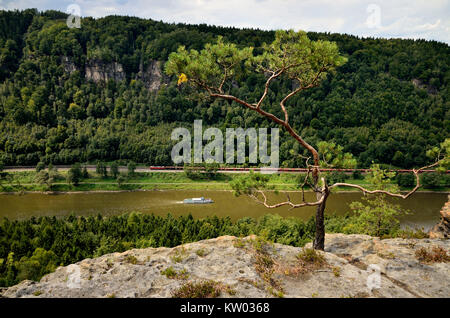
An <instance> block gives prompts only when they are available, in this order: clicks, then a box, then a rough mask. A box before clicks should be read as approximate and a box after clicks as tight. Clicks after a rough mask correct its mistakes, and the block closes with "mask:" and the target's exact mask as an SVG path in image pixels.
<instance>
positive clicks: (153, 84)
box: [138, 60, 164, 92]
mask: <svg viewBox="0 0 450 318" xmlns="http://www.w3.org/2000/svg"><path fill="white" fill-rule="evenodd" d="M139 68H140V71H139V74H138V78H139V79H140V80H141V81H142V82H143V83H144V85H145V87H147V88H148V89H149V90H150V91H152V92H155V91H157V90H159V88H160V87H161V82H162V81H163V78H164V75H163V72H162V68H161V62H160V61H154V60H153V61H150V63H149V65H148V66H147V68H146V69H145V71H144V70H143V67H142V64H141V65H140V67H139Z"/></svg>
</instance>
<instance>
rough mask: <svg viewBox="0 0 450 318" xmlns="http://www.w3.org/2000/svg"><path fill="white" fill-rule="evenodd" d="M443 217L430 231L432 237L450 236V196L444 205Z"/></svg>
mask: <svg viewBox="0 0 450 318" xmlns="http://www.w3.org/2000/svg"><path fill="white" fill-rule="evenodd" d="M440 214H441V219H440V221H439V223H438V224H436V226H435V227H433V228H432V229H431V231H430V233H429V234H430V237H431V238H447V239H448V238H450V196H449V198H448V201H447V202H446V203H445V205H444V206H443V207H442V209H441V211H440Z"/></svg>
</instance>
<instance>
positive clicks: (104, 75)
mask: <svg viewBox="0 0 450 318" xmlns="http://www.w3.org/2000/svg"><path fill="white" fill-rule="evenodd" d="M85 71H86V79H87V80H93V81H94V82H96V83H98V82H107V81H108V80H110V79H113V80H115V81H122V80H124V79H125V77H126V74H125V71H124V70H123V66H122V64H120V63H117V62H113V63H104V62H103V61H100V60H97V59H94V60H90V61H88V62H87V63H86V67H85Z"/></svg>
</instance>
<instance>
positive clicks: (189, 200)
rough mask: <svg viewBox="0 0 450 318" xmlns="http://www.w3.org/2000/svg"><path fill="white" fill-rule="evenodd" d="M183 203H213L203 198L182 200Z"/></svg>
mask: <svg viewBox="0 0 450 318" xmlns="http://www.w3.org/2000/svg"><path fill="white" fill-rule="evenodd" d="M183 203H186V204H206V203H214V201H213V200H211V199H205V198H204V197H201V198H191V199H184V200H183Z"/></svg>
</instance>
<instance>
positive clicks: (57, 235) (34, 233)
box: [0, 213, 425, 287]
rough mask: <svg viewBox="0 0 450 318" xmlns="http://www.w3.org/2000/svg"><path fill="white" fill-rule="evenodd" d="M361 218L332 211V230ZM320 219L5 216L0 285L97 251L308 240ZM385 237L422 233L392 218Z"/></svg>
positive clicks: (344, 229)
mask: <svg viewBox="0 0 450 318" xmlns="http://www.w3.org/2000/svg"><path fill="white" fill-rule="evenodd" d="M359 222H360V219H358V217H357V216H351V215H350V214H347V215H345V216H336V215H327V216H326V219H325V226H326V229H327V232H340V233H347V234H352V233H364V234H370V235H374V233H372V232H370V229H369V228H365V231H361V229H358V227H357V226H358V224H359ZM314 231H315V221H314V217H311V218H310V219H309V220H308V221H306V222H305V221H302V220H300V219H298V218H293V217H292V218H283V217H281V216H279V215H272V214H266V215H264V216H263V217H261V218H259V219H258V220H256V219H253V218H250V217H244V218H242V219H239V220H237V221H236V222H232V221H231V219H230V218H229V217H221V218H219V217H216V216H214V217H207V218H204V219H194V218H193V217H192V215H186V216H181V217H179V218H175V217H173V216H172V215H170V214H168V215H167V216H166V217H161V216H155V215H153V214H152V215H148V214H140V213H130V214H122V215H118V216H110V217H102V216H101V215H100V214H99V215H97V216H89V217H76V216H75V215H70V216H66V217H59V218H57V217H39V218H34V217H33V218H31V219H26V220H13V221H10V220H8V219H7V218H3V219H2V220H0V287H2V286H11V285H14V284H17V283H18V282H20V281H22V280H24V279H31V280H35V281H38V280H39V279H40V278H41V277H42V276H43V275H45V274H47V273H50V272H53V271H54V270H55V269H56V268H57V267H58V266H66V265H69V264H73V263H76V262H78V261H81V260H83V259H85V258H92V257H98V256H101V255H104V254H108V253H113V252H123V251H126V250H129V249H132V248H147V247H160V246H166V247H174V246H178V245H180V244H184V243H188V242H196V241H200V240H204V239H210V238H215V237H218V236H222V235H234V236H237V237H243V236H247V235H251V234H256V235H258V236H260V237H262V238H264V239H265V240H268V241H271V242H277V243H280V244H286V245H292V246H304V245H305V244H306V243H307V242H310V241H311V240H312V238H313V237H314ZM381 234H382V235H383V237H420V238H423V237H425V236H424V233H423V232H422V231H417V230H410V229H409V230H401V229H400V227H399V224H398V223H393V224H391V225H390V226H389V227H388V228H385V229H384V231H383V232H382V233H381Z"/></svg>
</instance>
